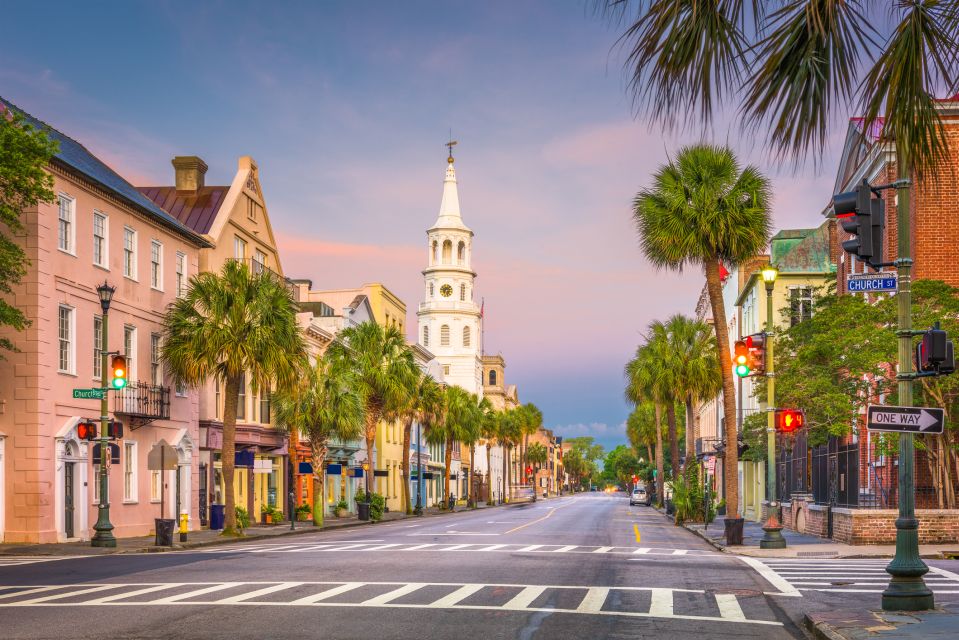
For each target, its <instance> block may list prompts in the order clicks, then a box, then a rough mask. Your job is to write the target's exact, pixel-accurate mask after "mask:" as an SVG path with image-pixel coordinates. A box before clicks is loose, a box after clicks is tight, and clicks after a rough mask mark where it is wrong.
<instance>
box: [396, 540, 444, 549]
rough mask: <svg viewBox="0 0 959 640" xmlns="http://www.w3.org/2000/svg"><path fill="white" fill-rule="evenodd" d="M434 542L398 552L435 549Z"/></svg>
mask: <svg viewBox="0 0 959 640" xmlns="http://www.w3.org/2000/svg"><path fill="white" fill-rule="evenodd" d="M435 546H436V543H435V542H429V543H427V544H418V545H416V546H415V547H407V548H406V549H400V551H418V550H420V549H425V548H426V547H435Z"/></svg>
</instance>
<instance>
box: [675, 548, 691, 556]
mask: <svg viewBox="0 0 959 640" xmlns="http://www.w3.org/2000/svg"><path fill="white" fill-rule="evenodd" d="M687 553H689V551H688V550H686V549H673V555H674V556H684V555H686V554H687Z"/></svg>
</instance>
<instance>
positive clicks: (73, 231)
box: [57, 193, 77, 258]
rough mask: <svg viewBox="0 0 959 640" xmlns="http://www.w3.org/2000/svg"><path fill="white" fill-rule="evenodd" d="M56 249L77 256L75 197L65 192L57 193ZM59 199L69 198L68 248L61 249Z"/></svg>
mask: <svg viewBox="0 0 959 640" xmlns="http://www.w3.org/2000/svg"><path fill="white" fill-rule="evenodd" d="M57 200H58V201H57V250H58V251H60V252H61V253H65V254H67V255H69V256H73V257H74V258H76V257H77V199H76V198H74V197H73V196H68V195H67V194H65V193H59V194H57ZM59 200H69V201H70V203H71V205H72V206H71V207H70V220H69V223H70V238H69V242H70V248H69V249H63V248H61V247H60V202H59Z"/></svg>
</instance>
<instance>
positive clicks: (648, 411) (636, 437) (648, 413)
mask: <svg viewBox="0 0 959 640" xmlns="http://www.w3.org/2000/svg"><path fill="white" fill-rule="evenodd" d="M626 436H627V437H628V438H629V444H630V445H631V446H632V447H633V451H634V452H635V453H636V455H637V457H642V455H643V452H642V451H641V450H640V449H641V448H642V449H645V450H646V459H647V460H649V461H650V462H653V461H654V460H655V457H654V456H653V447H654V446H656V414H655V409H654V407H653V404H652V403H651V402H649V401H644V402H641V403H639V404H637V405H636V407H635V408H634V409H633V410H632V412H630V414H629V417H627V418H626Z"/></svg>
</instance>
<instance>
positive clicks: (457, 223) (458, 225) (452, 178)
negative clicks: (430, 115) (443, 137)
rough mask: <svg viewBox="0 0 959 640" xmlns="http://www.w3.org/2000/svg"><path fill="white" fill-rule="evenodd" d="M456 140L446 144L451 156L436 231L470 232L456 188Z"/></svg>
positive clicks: (448, 159)
mask: <svg viewBox="0 0 959 640" xmlns="http://www.w3.org/2000/svg"><path fill="white" fill-rule="evenodd" d="M455 144H456V141H455V140H450V141H449V142H447V143H446V146H447V147H448V148H449V156H448V157H447V158H446V178H445V179H444V180H443V199H442V200H441V201H440V213H439V216H437V218H436V222H435V223H434V224H433V228H434V229H462V230H464V231H469V227H467V226H466V225H465V224H464V223H463V217H462V214H461V213H460V197H459V191H458V190H457V187H456V169H455V168H454V167H453V163H454V160H453V146H454V145H455Z"/></svg>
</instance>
